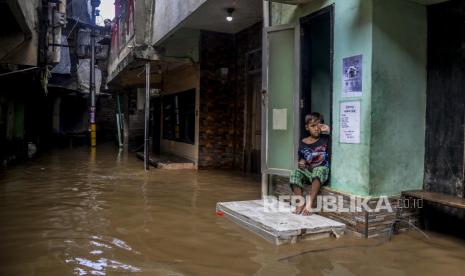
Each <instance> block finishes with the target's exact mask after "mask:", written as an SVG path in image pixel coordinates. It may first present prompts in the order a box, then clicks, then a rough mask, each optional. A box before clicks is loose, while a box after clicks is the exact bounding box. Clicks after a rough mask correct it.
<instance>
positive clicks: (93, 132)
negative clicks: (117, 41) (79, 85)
mask: <svg viewBox="0 0 465 276" xmlns="http://www.w3.org/2000/svg"><path fill="white" fill-rule="evenodd" d="M90 4H91V6H92V27H91V34H90V52H91V54H90V79H89V97H90V108H89V124H90V146H91V147H96V146H97V125H96V124H95V111H96V107H95V106H96V104H95V102H96V100H95V97H96V96H95V92H96V91H95V25H96V19H95V18H96V16H97V10H96V8H97V7H98V6H100V0H91V1H90Z"/></svg>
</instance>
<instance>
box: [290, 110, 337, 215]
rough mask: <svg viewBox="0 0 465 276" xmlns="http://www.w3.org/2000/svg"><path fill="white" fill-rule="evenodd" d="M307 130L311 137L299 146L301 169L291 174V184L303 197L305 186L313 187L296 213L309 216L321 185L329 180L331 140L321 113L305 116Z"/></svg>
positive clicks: (295, 191) (297, 207)
mask: <svg viewBox="0 0 465 276" xmlns="http://www.w3.org/2000/svg"><path fill="white" fill-rule="evenodd" d="M305 129H306V130H307V131H308V132H309V133H310V136H308V137H306V138H304V139H302V141H301V142H300V144H299V150H298V156H299V168H298V169H297V170H294V171H292V172H291V174H290V177H289V183H290V185H291V188H292V191H293V192H294V195H296V196H303V191H304V184H311V185H312V187H311V192H310V199H309V200H307V201H306V202H305V204H304V202H301V203H300V204H299V205H298V206H296V209H295V211H294V213H295V214H302V215H304V216H309V215H311V214H312V213H311V207H312V204H313V203H314V202H315V199H316V196H317V194H318V192H319V190H320V187H321V185H323V184H325V183H326V181H327V180H328V176H329V150H330V142H331V138H330V136H329V132H330V129H329V126H327V125H325V124H324V120H323V115H321V114H320V113H317V112H314V113H311V114H309V115H307V116H305ZM307 198H308V197H307Z"/></svg>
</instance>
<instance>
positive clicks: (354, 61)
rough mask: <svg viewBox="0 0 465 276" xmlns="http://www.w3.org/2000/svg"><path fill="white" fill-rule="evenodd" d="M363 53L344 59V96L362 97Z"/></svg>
mask: <svg viewBox="0 0 465 276" xmlns="http://www.w3.org/2000/svg"><path fill="white" fill-rule="evenodd" d="M362 63H363V55H358V56H353V57H348V58H344V59H343V61H342V97H361V96H362V91H363V70H362V69H363V68H362V67H363V66H362Z"/></svg>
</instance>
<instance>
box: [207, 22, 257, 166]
mask: <svg viewBox="0 0 465 276" xmlns="http://www.w3.org/2000/svg"><path fill="white" fill-rule="evenodd" d="M260 45H261V24H260V23H259V24H256V25H254V26H252V27H250V28H248V29H246V30H244V31H242V32H240V33H237V34H235V35H234V34H224V33H215V32H202V33H201V38H200V114H199V168H242V167H243V156H242V154H243V143H244V141H243V135H244V132H243V131H244V92H245V90H246V83H245V73H246V64H245V54H246V53H247V52H249V51H250V50H253V49H257V48H259V47H260ZM256 62H257V63H260V64H261V60H258V61H256ZM225 68H227V70H228V72H227V74H222V70H224V69H225Z"/></svg>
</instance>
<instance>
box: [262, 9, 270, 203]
mask: <svg viewBox="0 0 465 276" xmlns="http://www.w3.org/2000/svg"><path fill="white" fill-rule="evenodd" d="M270 17H271V2H270V1H263V30H262V74H267V71H268V68H266V67H265V66H266V64H265V62H266V60H267V56H266V55H267V49H266V47H267V46H266V45H267V35H266V30H265V28H268V27H269V26H270V25H271V24H270ZM267 80H268V78H267V77H262V97H263V98H262V103H264V101H265V97H266V89H267V87H268V84H267V83H266V82H267ZM266 112H267V110H265V104H262V140H261V171H262V189H261V190H262V198H264V197H265V196H267V195H268V194H269V192H268V185H269V183H268V182H269V181H268V174H267V173H266V172H265V163H266V151H267V146H266V139H265V137H266V131H265V130H266V123H267V122H266V120H264V118H266V117H265V114H266Z"/></svg>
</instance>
